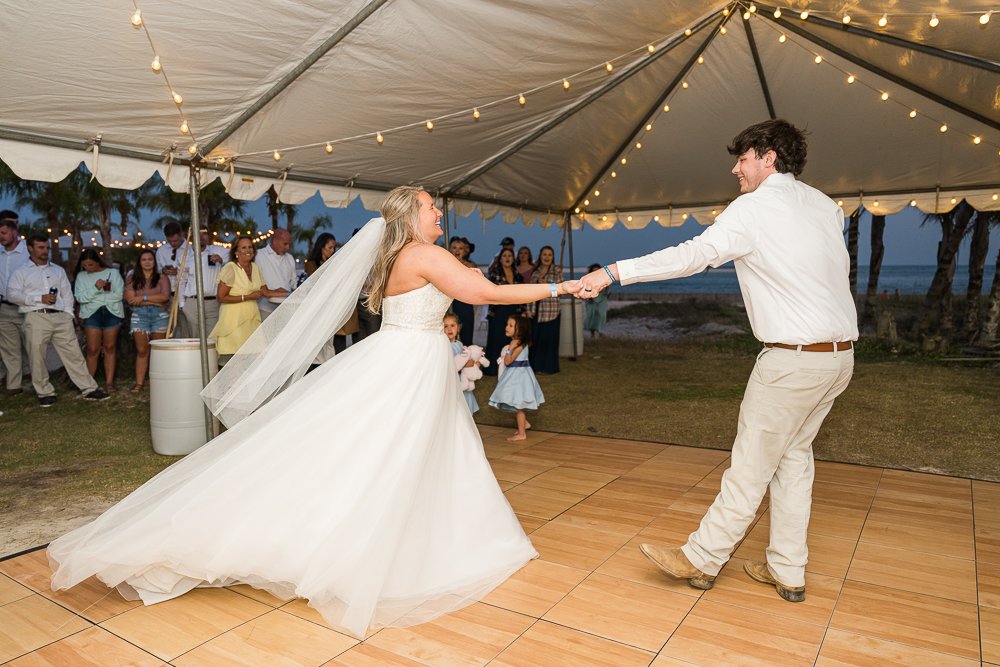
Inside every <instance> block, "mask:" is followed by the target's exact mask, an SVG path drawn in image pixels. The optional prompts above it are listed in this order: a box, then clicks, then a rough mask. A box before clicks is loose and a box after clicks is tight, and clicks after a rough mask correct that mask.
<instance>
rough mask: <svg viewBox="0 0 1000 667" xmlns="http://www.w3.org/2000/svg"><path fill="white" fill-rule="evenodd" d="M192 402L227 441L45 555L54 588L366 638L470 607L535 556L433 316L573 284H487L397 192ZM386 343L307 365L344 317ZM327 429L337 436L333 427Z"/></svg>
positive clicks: (432, 218)
mask: <svg viewBox="0 0 1000 667" xmlns="http://www.w3.org/2000/svg"><path fill="white" fill-rule="evenodd" d="M381 212H382V215H383V219H376V220H373V221H372V222H370V223H369V224H368V225H366V226H365V227H364V228H363V229H362V230H361V231H360V232H359V233H358V234H357V235H356V236H355V237H354V238H353V239H352V240H351V241H350V242H349V243H347V244H346V245H345V246H344V247H343V248H341V249H340V250H339V251H338V252H337V254H335V255H334V256H333V257H332V258H331V259H330V260H328V261H326V262H324V263H323V265H322V266H320V267H319V269H317V271H316V272H315V273H314V274H313V275H312V276H310V278H309V279H308V280H307V281H306V282H305V283H303V285H302V286H300V287H299V288H298V289H296V290H295V291H294V292H292V294H291V295H290V296H289V297H288V299H286V300H285V301H284V302H283V303H282V305H281V306H279V307H278V309H277V310H276V311H275V312H274V313H273V314H271V315H270V316H269V317H268V318H267V319H266V320H264V322H263V324H262V325H261V326H260V327H259V328H258V329H257V330H256V331H255V332H254V333H253V335H252V336H251V337H250V339H249V340H248V341H247V342H246V343H245V344H244V346H243V348H241V349H240V351H239V352H237V354H236V355H235V356H234V357H233V359H232V360H231V361H230V362H229V363H227V364H226V366H225V367H224V368H223V369H222V370H221V371H220V372H219V374H218V375H217V376H216V378H215V379H214V380H213V381H212V382H211V383H209V385H208V387H206V389H205V391H204V392H202V395H203V396H204V397H205V399H206V401H207V402H208V403H209V405H210V407H211V408H212V410H213V412H215V413H216V414H217V415H218V416H219V417H220V419H222V420H223V421H224V422H225V423H226V425H227V426H228V427H229V430H228V431H226V432H225V433H223V434H222V435H221V436H219V437H217V438H215V439H214V440H212V441H211V442H209V443H208V444H207V445H205V446H203V447H202V448H201V449H199V450H198V451H196V452H195V453H193V454H190V455H189V456H187V457H186V458H185V459H183V460H181V461H179V462H178V463H175V464H174V465H173V466H171V467H170V468H167V469H166V470H164V471H163V472H162V473H160V474H159V475H157V476H156V477H155V478H153V479H152V480H151V481H149V482H147V483H146V484H145V485H143V486H142V487H140V488H139V489H138V490H136V491H135V492H133V493H132V494H131V495H129V496H128V497H127V498H125V499H124V500H122V501H121V502H119V503H118V504H117V505H115V506H114V507H112V508H111V509H110V510H108V511H107V512H106V513H105V514H103V515H102V516H101V517H99V518H98V519H97V520H95V521H94V522H92V523H90V524H88V525H86V526H83V527H81V528H78V529H76V530H74V531H73V532H71V533H69V534H67V535H65V536H63V537H61V538H59V539H58V540H56V541H55V542H53V543H52V544H51V545H50V546H49V558H50V561H51V562H52V564H53V570H54V572H53V578H52V586H53V588H54V589H57V590H59V589H65V588H70V587H72V586H75V585H77V584H78V583H80V582H81V581H84V580H85V579H87V578H88V577H91V576H95V575H96V576H97V577H98V578H99V579H100V580H101V581H103V582H104V583H105V584H107V585H109V586H117V587H118V590H119V591H122V592H123V594H125V595H127V596H130V597H131V598H132V599H141V600H142V601H143V602H144V603H146V604H153V603H156V602H160V601H163V600H168V599H171V598H174V597H177V596H179V595H182V594H183V593H185V592H186V591H188V590H190V589H191V588H194V587H196V586H229V585H233V584H238V583H243V584H249V585H251V586H254V587H256V588H260V589H264V590H266V591H268V592H270V593H271V594H273V595H276V596H278V597H281V598H283V599H291V598H295V597H299V598H307V599H308V601H309V604H310V605H311V606H312V607H314V608H316V609H317V610H318V611H319V612H320V613H321V614H322V615H323V616H324V617H325V619H326V620H327V621H328V622H329V623H330V624H331V625H333V626H335V627H337V628H340V629H342V630H344V631H346V632H349V633H351V634H353V635H354V636H356V637H364V636H365V634H366V633H367V632H368V631H369V630H371V629H373V628H378V627H384V626H407V625H414V624H416V623H422V622H425V621H428V620H431V619H433V618H435V617H437V616H439V615H441V614H444V613H448V612H450V611H453V610H455V609H458V608H461V607H463V606H466V605H468V604H471V603H472V602H474V601H476V600H479V599H482V597H483V596H485V595H486V594H487V593H488V592H489V591H491V590H492V589H493V588H495V587H496V586H497V585H499V584H500V583H502V582H503V581H504V580H506V579H507V578H508V577H509V576H510V575H511V574H513V573H514V572H516V571H517V570H518V569H520V568H521V567H523V566H524V564H525V563H527V562H528V561H529V560H530V559H532V558H535V557H537V555H538V554H537V553H536V552H535V549H534V548H533V547H532V545H531V542H530V541H529V540H528V538H527V536H526V535H525V534H524V531H523V530H522V529H521V526H520V524H519V523H518V520H517V518H516V517H515V516H514V513H513V511H512V510H511V508H510V505H509V504H508V503H507V500H506V499H505V498H504V495H503V493H502V492H501V490H500V488H499V486H498V484H497V481H496V478H495V477H494V476H493V473H492V471H491V469H490V466H489V464H488V463H487V461H486V457H485V454H484V451H483V444H482V441H481V439H480V437H479V432H478V430H477V429H476V425H475V423H474V422H473V420H472V416H471V414H470V412H469V409H468V407H467V406H466V402H465V399H464V398H463V396H462V391H461V388H460V387H459V385H458V376H457V374H456V373H455V370H454V361H453V358H452V353H451V347H450V345H449V342H448V338H447V336H445V334H444V331H443V325H442V317H443V315H444V314H445V312H446V311H447V310H448V306H449V304H450V303H451V300H452V298H458V299H461V300H463V301H465V302H467V303H502V304H514V303H525V302H530V301H536V300H538V299H542V298H546V297H551V296H552V295H554V294H563V293H568V292H572V291H574V290H575V289H576V287H577V285H576V284H575V283H560V284H551V285H495V284H493V283H491V282H490V281H488V280H486V279H485V278H484V277H483V275H482V274H481V273H480V272H479V271H476V270H472V269H469V268H468V267H466V266H463V265H462V264H461V262H459V260H458V259H456V258H455V257H454V256H452V255H451V254H450V253H449V252H448V251H447V250H445V249H444V248H442V247H440V246H438V245H436V244H435V242H436V241H437V240H438V238H439V237H440V236H441V227H440V219H441V211H439V210H438V208H437V206H436V205H435V203H434V200H433V199H432V198H431V196H430V195H428V194H427V193H426V192H424V191H423V190H420V189H418V188H412V187H402V188H397V189H396V190H393V191H392V192H390V193H389V195H388V196H387V197H386V199H385V203H384V204H383V205H382V209H381ZM362 289H364V290H365V292H366V293H367V294H368V297H367V299H366V304H367V307H369V308H371V309H372V310H373V311H379V312H381V313H382V316H383V319H382V329H381V330H380V331H379V332H378V333H376V334H374V335H372V336H369V337H367V338H365V339H364V340H362V341H361V342H360V343H358V344H356V345H352V346H351V347H349V348H348V349H347V350H346V351H345V352H344V353H343V354H339V355H337V356H335V357H333V358H332V359H330V360H329V361H327V362H325V363H324V364H322V365H321V366H320V367H319V368H318V369H316V370H315V371H314V372H312V373H310V374H309V375H308V376H303V374H304V372H305V369H306V368H308V366H309V363H310V362H311V361H312V359H313V357H315V355H316V352H317V350H318V349H319V348H320V347H321V346H322V345H323V343H324V342H325V341H326V340H327V339H329V337H330V336H331V335H332V334H333V332H335V331H336V330H337V329H338V328H339V327H340V326H342V324H343V322H344V321H346V319H347V317H349V316H350V313H351V311H352V310H353V309H354V307H355V306H356V305H357V298H358V294H359V292H361V291H362ZM331 424H336V428H334V429H331V428H330V425H331Z"/></svg>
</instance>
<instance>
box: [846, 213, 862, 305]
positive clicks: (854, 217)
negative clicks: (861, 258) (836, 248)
mask: <svg viewBox="0 0 1000 667" xmlns="http://www.w3.org/2000/svg"><path fill="white" fill-rule="evenodd" d="M860 221H861V208H860V207H859V208H858V210H856V211H855V212H854V213H852V214H851V217H850V218H849V219H848V221H847V255H848V257H850V259H851V269H850V273H849V274H848V279H849V280H850V282H851V298H852V299H853V298H855V294H857V293H858V223H859V222H860Z"/></svg>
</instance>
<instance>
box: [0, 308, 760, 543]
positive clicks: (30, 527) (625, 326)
mask: <svg viewBox="0 0 1000 667" xmlns="http://www.w3.org/2000/svg"><path fill="white" fill-rule="evenodd" d="M630 303H634V302H633V301H621V300H613V301H611V302H610V303H609V308H611V309H614V308H621V307H624V306H626V305H629V304H630ZM740 331H742V329H740V327H734V326H724V325H719V324H707V325H704V326H702V327H699V328H698V329H694V330H678V329H674V328H673V327H671V326H670V322H669V321H668V320H663V319H659V318H655V317H650V318H628V319H621V318H616V319H611V320H608V324H607V327H606V329H605V331H604V336H606V337H609V338H625V339H633V340H670V339H674V338H677V337H678V336H690V335H705V334H713V333H730V332H736V333H738V332H740ZM474 339H475V343H476V344H477V345H482V346H484V347H485V346H486V324H485V322H480V323H479V326H477V327H476V331H475V334H474ZM112 504H113V502H112V501H110V500H101V499H94V498H88V499H81V500H79V501H77V502H74V503H73V505H72V506H70V507H60V506H55V505H52V504H46V503H44V502H43V503H42V504H41V505H35V506H31V505H25V506H23V507H14V508H5V509H4V510H3V511H2V512H0V525H2V526H3V531H0V557H3V556H5V555H10V554H14V553H17V552H19V551H23V550H25V549H30V548H32V547H37V546H39V545H42V544H47V543H49V542H51V541H52V540H54V539H55V538H57V537H59V536H60V535H62V534H64V533H66V532H68V531H70V530H72V529H74V528H76V527H77V526H80V525H83V524H84V523H86V522H87V521H89V520H90V519H93V518H94V517H96V516H98V515H99V514H101V512H103V511H104V510H106V509H107V508H108V507H110V506H111V505H112Z"/></svg>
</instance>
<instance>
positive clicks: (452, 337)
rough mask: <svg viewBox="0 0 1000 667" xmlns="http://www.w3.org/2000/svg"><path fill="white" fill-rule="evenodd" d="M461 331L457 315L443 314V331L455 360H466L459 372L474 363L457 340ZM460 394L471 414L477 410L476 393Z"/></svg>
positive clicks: (465, 392)
mask: <svg viewBox="0 0 1000 667" xmlns="http://www.w3.org/2000/svg"><path fill="white" fill-rule="evenodd" d="M461 332H462V323H461V322H460V321H459V319H458V317H457V316H455V315H453V314H452V313H448V314H447V315H445V316H444V333H445V335H446V336H448V340H449V341H451V353H452V355H453V356H454V357H455V359H456V362H457V361H458V359H459V357H462V358H464V359H466V360H467V362H466V363H465V364H462V365H461V366H460V367H459V368H458V371H459V373H461V371H462V368H465V367H467V366H473V365H475V363H476V362H475V361H473V360H472V359H469V355H468V354H465V346H464V345H462V341H461V340H459V338H458V335H459V334H460V333H461ZM462 394H463V395H464V396H465V402H466V403H467V404H468V405H469V410H470V411H471V412H472V414H476V413H477V412H479V403H477V402H476V395H475V394H473V393H472V392H471V391H463V392H462Z"/></svg>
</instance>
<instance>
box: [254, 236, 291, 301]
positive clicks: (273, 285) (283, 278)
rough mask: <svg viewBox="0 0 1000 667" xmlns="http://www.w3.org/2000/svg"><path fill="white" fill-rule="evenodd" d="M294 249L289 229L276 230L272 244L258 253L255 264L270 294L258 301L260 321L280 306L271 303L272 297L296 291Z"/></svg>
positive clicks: (272, 237) (283, 295) (284, 295)
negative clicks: (292, 250) (292, 251)
mask: <svg viewBox="0 0 1000 667" xmlns="http://www.w3.org/2000/svg"><path fill="white" fill-rule="evenodd" d="M291 248H292V235H291V234H290V233H289V231H288V230H287V229H275V230H274V233H273V234H271V242H270V243H269V244H268V245H267V246H265V247H264V248H262V249H261V251H260V252H259V253H257V258H256V259H255V260H254V262H255V263H256V264H257V266H258V267H259V268H260V275H261V277H262V278H263V279H264V285H265V287H266V288H267V291H268V292H269V294H268V295H267V296H262V297H261V298H260V299H258V300H257V307H258V308H259V309H260V319H261V320H264V319H267V316H268V315H270V314H271V313H273V312H274V311H275V309H276V308H277V307H278V304H276V303H274V302H273V301H270V299H271V298H272V297H286V296H288V295H289V294H291V292H292V290H293V289H295V283H296V278H295V258H294V257H293V256H292V253H291V252H289V251H290V250H291Z"/></svg>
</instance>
